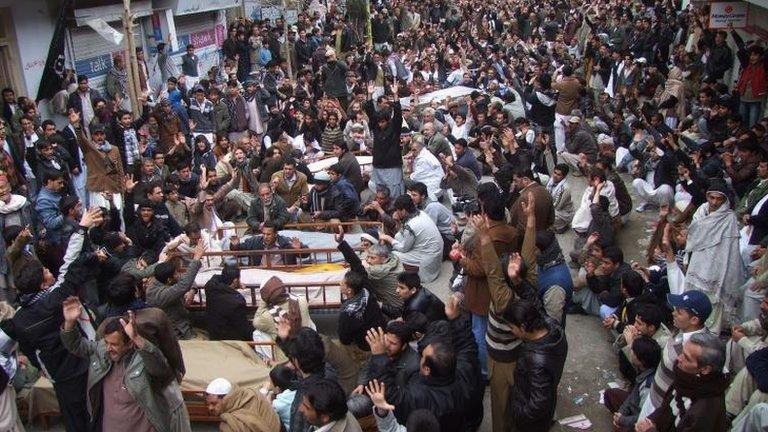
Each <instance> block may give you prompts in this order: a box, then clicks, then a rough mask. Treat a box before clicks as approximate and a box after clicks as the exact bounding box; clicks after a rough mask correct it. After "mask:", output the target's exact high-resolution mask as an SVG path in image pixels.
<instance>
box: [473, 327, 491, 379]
mask: <svg viewBox="0 0 768 432" xmlns="http://www.w3.org/2000/svg"><path fill="white" fill-rule="evenodd" d="M487 328H488V317H487V316H482V315H475V314H472V335H473V336H474V337H475V343H477V359H478V360H479V361H480V370H481V372H482V373H483V378H484V379H488V346H487V345H486V343H485V331H486V329H487Z"/></svg>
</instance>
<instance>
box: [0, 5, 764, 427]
mask: <svg viewBox="0 0 768 432" xmlns="http://www.w3.org/2000/svg"><path fill="white" fill-rule="evenodd" d="M355 4H356V3H352V2H349V4H348V5H347V6H348V8H347V12H346V14H342V13H341V12H339V11H338V10H337V9H336V8H335V6H334V7H331V8H330V9H327V8H326V7H325V6H322V5H319V4H315V3H313V4H312V6H311V8H310V9H311V12H302V13H299V15H298V19H297V21H296V22H295V23H294V24H291V25H286V23H284V22H283V19H282V18H280V19H277V20H275V22H270V20H263V21H259V20H256V21H252V20H249V19H244V18H239V19H237V20H235V21H233V22H231V23H230V24H229V26H228V37H227V39H226V40H225V41H224V43H223V46H222V49H221V53H220V55H221V62H220V64H219V65H217V66H215V67H213V68H211V69H210V70H208V71H201V70H200V60H199V58H198V57H197V54H196V48H195V47H194V46H192V45H190V46H187V47H186V49H187V54H185V55H184V56H183V57H182V62H181V65H180V67H178V66H177V65H176V64H175V63H174V60H173V59H172V58H171V57H169V54H168V53H167V51H168V49H167V47H166V45H165V43H160V44H159V45H158V46H157V52H158V57H157V62H158V66H159V68H157V69H149V68H147V64H146V62H145V59H144V53H143V52H142V51H141V50H140V49H139V50H137V60H138V64H139V72H140V74H139V76H140V81H141V82H140V83H138V85H139V87H140V88H141V89H142V91H143V92H142V95H141V97H140V98H139V99H138V100H137V101H134V102H133V103H134V104H136V103H138V104H139V105H140V106H131V105H132V104H131V103H130V101H128V99H127V97H126V92H125V89H126V85H128V83H127V82H126V73H125V67H126V66H125V61H124V59H123V58H122V57H119V56H118V57H115V58H114V66H113V69H112V70H111V71H110V73H109V74H108V77H107V81H106V84H105V92H104V94H102V93H101V92H99V91H98V90H96V89H94V88H91V87H90V85H89V79H88V77H86V76H78V77H74V76H72V75H71V74H70V76H72V77H71V82H65V83H63V89H62V91H63V92H65V97H64V99H63V100H64V101H65V105H66V107H65V108H63V111H62V112H63V113H66V119H67V122H66V125H64V127H62V128H59V127H57V124H56V123H55V122H54V121H53V120H51V119H42V118H41V114H40V112H39V111H38V108H37V105H36V103H35V101H34V100H32V99H31V98H28V97H24V96H17V94H16V93H15V91H14V89H11V88H6V89H4V90H3V91H2V103H3V111H2V120H0V144H2V148H1V149H0V228H2V238H1V239H0V252H2V254H0V300H1V301H0V392H1V393H0V430H2V431H6V430H7V431H22V430H24V426H23V424H22V422H21V419H20V417H19V414H18V410H17V401H16V398H17V396H16V395H17V391H23V389H25V388H29V386H31V385H32V384H33V383H34V382H35V381H36V380H37V379H38V378H39V377H45V378H47V379H48V380H50V382H51V383H52V385H53V390H54V392H55V396H56V399H57V401H58V406H59V411H60V413H61V419H62V422H63V424H64V427H65V429H66V430H67V431H69V432H82V431H88V430H103V431H110V432H112V431H134V432H135V431H171V430H172V431H184V430H190V428H191V426H190V418H189V414H188V411H187V407H186V405H185V400H184V397H183V395H182V392H181V387H180V383H181V380H182V379H183V376H184V374H185V367H184V356H183V354H182V350H181V348H180V344H179V340H186V339H210V340H239V341H254V340H255V341H263V340H268V341H273V342H275V343H276V347H275V349H274V352H273V354H274V355H273V356H272V358H269V359H267V360H266V364H267V365H268V366H269V368H270V369H271V370H270V373H269V383H268V385H266V386H265V387H264V388H262V389H259V388H251V387H245V386H240V385H238V383H236V382H232V381H231V380H228V379H225V378H217V379H215V380H213V381H211V382H210V383H209V385H208V386H207V388H206V389H205V394H206V404H207V407H208V410H209V411H210V413H211V415H213V416H217V417H218V418H219V420H220V425H221V430H223V431H246V430H247V431H269V432H278V431H291V432H307V431H337V432H342V431H345V432H354V431H361V430H380V431H404V430H407V431H419V432H422V431H423V432H430V431H474V430H478V428H479V426H480V424H481V423H482V422H483V418H484V417H487V418H489V419H490V421H489V424H491V425H492V426H491V429H492V430H493V432H507V431H512V430H530V431H546V430H549V428H550V427H551V426H552V424H553V420H554V417H555V412H556V407H557V400H558V395H559V391H558V385H559V383H560V380H561V378H562V376H563V369H564V365H565V360H566V357H567V356H568V343H569V341H567V339H566V331H565V328H566V320H567V315H569V314H582V315H590V316H593V317H595V319H599V320H600V322H601V323H602V325H603V327H605V329H606V332H608V333H609V334H610V337H611V339H612V340H613V341H614V342H613V348H614V351H615V359H611V361H612V362H615V364H616V369H617V371H618V372H619V373H620V374H621V376H622V378H623V379H624V384H625V385H624V386H623V387H621V388H615V389H614V388H612V389H606V391H605V406H606V408H607V409H608V410H609V411H610V413H611V414H610V415H612V423H613V427H614V429H615V430H616V431H638V432H646V431H659V432H663V431H713V432H715V431H725V430H734V431H754V430H763V428H765V427H766V425H767V424H768V372H766V371H768V346H767V345H768V344H766V337H767V336H768V282H767V281H768V254H766V248H767V247H768V205H766V201H768V134H766V128H768V117H766V116H765V112H766V111H765V110H766V103H765V102H766V96H767V95H768V87H766V86H767V85H768V84H766V83H768V80H766V78H768V74H767V73H766V71H767V70H768V69H767V68H768V55H766V51H765V48H764V47H763V43H762V41H759V40H758V41H745V38H744V35H745V33H740V32H739V31H737V30H734V29H732V28H729V29H710V28H708V17H709V6H708V5H703V6H692V5H688V6H686V7H685V8H682V9H680V8H679V5H678V2H672V1H669V0H642V1H637V0H596V1H592V2H579V1H571V2H564V1H559V0H549V1H546V2H530V1H527V0H522V1H500V0H493V1H490V2H482V3H479V2H473V1H468V0H459V1H458V2H453V3H452V2H444V1H441V0H430V1H427V2H419V1H412V0H391V1H387V0H383V1H376V2H373V3H371V4H370V5H369V6H370V7H363V8H362V9H361V8H360V7H358V6H359V5H357V6H355ZM367 10H370V13H369V12H367ZM361 17H362V19H361ZM153 74H154V75H157V76H154V75H153ZM157 83H161V84H157ZM65 87H66V88H65ZM467 88H469V90H468V92H464V91H463V89H467ZM437 90H443V92H441V93H443V94H444V95H445V97H441V98H437V99H435V98H433V97H432V95H433V93H432V92H434V91H437ZM134 113H140V114H138V115H134ZM361 155H363V156H370V158H371V159H372V164H371V165H370V166H369V165H367V164H365V163H363V164H361V163H360V161H361V160H362V159H358V156H361ZM330 157H335V158H336V160H335V161H333V163H332V164H331V165H330V166H329V167H328V168H327V169H322V170H317V169H313V168H312V167H313V166H315V165H313V164H316V163H317V162H318V161H324V160H325V159H326V158H330ZM584 184H585V188H584V190H583V193H582V192H581V191H582V185H584ZM630 191H631V192H632V193H630ZM580 193H581V194H580ZM633 198H634V199H633ZM633 201H634V202H633ZM649 212H654V213H651V214H652V215H653V216H649ZM641 213H643V214H644V215H643V216H642V217H643V218H644V219H643V220H648V219H654V223H653V225H652V227H651V229H650V231H646V233H647V235H648V238H646V239H643V238H631V235H632V234H630V233H629V230H627V229H624V227H625V225H628V224H629V225H632V224H642V223H643V221H642V220H641V216H640V214H641ZM656 215H657V216H656ZM363 221H365V222H376V223H378V225H376V226H378V227H379V228H368V227H369V226H370V224H361V222H363ZM302 222H323V223H325V224H324V225H323V227H324V228H322V230H323V231H324V232H325V233H326V234H327V235H329V236H330V235H332V237H333V238H334V239H335V242H334V244H333V246H334V248H337V249H338V252H339V253H340V254H341V255H342V256H343V257H344V262H345V265H346V266H347V267H348V270H347V271H346V272H345V273H344V275H343V277H342V279H341V281H340V282H339V288H338V290H339V292H340V295H341V297H342V303H341V305H340V307H339V309H338V318H337V324H336V328H335V329H319V328H318V326H316V325H315V323H314V322H313V318H312V316H311V314H310V313H309V312H310V309H309V306H308V304H307V299H306V298H304V297H303V296H297V295H295V294H292V293H291V292H290V290H289V288H288V286H287V284H286V283H285V282H284V281H282V280H281V279H280V278H278V277H270V278H269V279H267V280H264V281H262V282H261V283H260V284H259V287H258V297H259V298H258V299H256V300H257V304H254V305H249V304H248V302H247V301H246V298H245V297H244V296H243V288H244V285H245V284H244V282H243V278H244V272H246V271H247V270H246V268H245V267H248V268H254V267H256V268H260V267H273V266H281V267H299V266H311V265H313V264H317V262H316V261H315V259H316V258H317V257H316V256H315V255H313V254H312V253H311V251H309V250H308V246H307V245H306V244H305V243H303V242H302V240H301V239H300V238H299V237H295V236H293V235H290V236H289V235H285V234H283V233H281V232H283V231H285V230H286V229H287V228H290V227H291V226H300V225H294V224H298V223H302ZM340 222H345V224H340ZM238 224H242V225H241V226H242V227H243V230H240V231H239V232H238V231H237V226H238ZM356 224H358V225H364V226H363V227H362V228H360V227H359V226H356ZM342 225H343V227H342ZM356 230H357V231H358V232H359V231H361V230H362V231H363V233H362V235H361V242H360V244H350V243H348V241H347V239H348V238H349V236H350V235H351V234H349V233H350V232H354V231H356ZM243 231H245V234H243ZM632 232H634V233H638V232H639V233H642V232H643V230H642V229H637V228H636V229H634V230H633V231H632ZM635 235H637V234H635ZM646 240H647V244H648V246H647V250H645V251H644V252H643V253H641V254H638V253H637V252H636V250H628V246H626V245H637V244H639V243H641V244H645V241H646ZM566 242H567V244H566ZM622 246H624V248H622ZM631 249H636V247H635V246H632V247H631ZM213 251H215V252H216V253H215V254H211V253H210V252H213ZM253 251H256V252H253ZM630 254H631V255H632V257H634V258H635V259H634V260H633V259H629V258H630V257H629V255H630ZM211 255H215V257H216V258H217V259H216V260H214V261H211V259H210V258H211ZM211 262H213V264H211ZM203 267H206V268H207V269H209V270H210V269H214V270H216V272H217V274H216V275H215V276H213V277H212V278H210V280H208V281H207V282H206V283H205V284H204V285H202V286H200V285H198V284H197V283H196V281H195V280H196V276H197V275H198V273H199V272H200V270H201V268H203ZM436 284H444V286H442V287H440V289H439V290H436V291H434V292H433V291H432V290H431V289H430V287H435V286H436ZM445 292H448V293H449V295H447V296H445V295H442V294H443V293H445ZM203 299H204V300H203ZM201 302H203V303H204V304H201ZM254 310H255V311H254ZM571 325H574V324H571ZM571 331H574V330H571ZM579 331H581V329H577V330H575V332H576V333H578V332H579ZM570 343H577V341H574V340H571V341H570ZM257 349H258V348H257ZM612 355H614V354H612ZM486 387H488V389H489V390H488V393H489V394H490V411H486V412H484V410H483V396H484V394H485V393H486ZM607 415H608V414H607V413H606V416H607Z"/></svg>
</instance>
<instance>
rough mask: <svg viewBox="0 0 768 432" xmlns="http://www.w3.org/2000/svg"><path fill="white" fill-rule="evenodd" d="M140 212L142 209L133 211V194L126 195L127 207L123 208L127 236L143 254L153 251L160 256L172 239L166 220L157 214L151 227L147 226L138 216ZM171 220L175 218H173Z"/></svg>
mask: <svg viewBox="0 0 768 432" xmlns="http://www.w3.org/2000/svg"><path fill="white" fill-rule="evenodd" d="M163 207H165V206H163ZM139 211H140V209H137V210H134V209H133V194H125V206H124V208H123V219H124V220H125V226H126V229H125V235H127V236H128V238H129V239H131V241H132V242H133V244H134V245H136V246H137V247H139V248H140V249H141V252H143V251H146V250H152V251H155V252H157V253H158V254H159V253H160V251H162V250H163V247H164V246H165V243H166V242H167V241H169V240H170V239H171V235H170V233H169V231H168V227H167V226H166V224H165V221H164V220H162V219H160V218H158V217H157V214H155V218H154V219H152V222H151V223H150V224H149V225H147V224H145V223H144V222H142V220H141V218H140V216H139V214H138V213H139ZM171 219H173V218H172V217H171Z"/></svg>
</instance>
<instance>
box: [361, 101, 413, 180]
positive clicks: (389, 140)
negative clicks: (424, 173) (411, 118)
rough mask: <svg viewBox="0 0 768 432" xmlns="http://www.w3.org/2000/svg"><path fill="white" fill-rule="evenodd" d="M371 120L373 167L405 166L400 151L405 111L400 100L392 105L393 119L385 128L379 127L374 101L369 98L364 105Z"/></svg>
mask: <svg viewBox="0 0 768 432" xmlns="http://www.w3.org/2000/svg"><path fill="white" fill-rule="evenodd" d="M363 107H364V108H365V113H366V114H367V115H368V118H369V119H371V121H370V128H371V133H372V134H373V167H374V168H400V167H402V166H403V157H402V154H401V153H400V129H401V127H402V124H403V111H402V109H401V107H400V102H395V103H394V104H393V106H392V112H393V114H394V115H393V116H392V120H390V121H389V122H387V126H386V127H385V128H384V129H379V124H378V121H376V119H377V118H378V117H377V114H376V110H375V109H374V107H373V101H372V100H369V101H367V102H366V103H365V105H364V106H363Z"/></svg>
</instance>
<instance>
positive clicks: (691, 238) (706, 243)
mask: <svg viewBox="0 0 768 432" xmlns="http://www.w3.org/2000/svg"><path fill="white" fill-rule="evenodd" d="M685 252H686V255H687V259H688V271H687V272H686V275H685V283H684V285H683V291H690V290H693V289H697V290H701V291H703V292H705V293H706V294H707V296H708V297H709V299H710V301H711V302H712V314H711V315H710V317H709V320H708V321H707V327H708V328H709V329H710V331H712V332H713V333H715V334H720V329H721V326H722V324H723V318H727V317H728V316H730V315H732V314H733V313H734V312H735V310H734V309H735V308H736V307H737V305H739V304H741V297H742V295H743V293H741V290H740V288H741V286H742V285H743V284H744V280H745V279H746V274H745V271H744V266H743V265H742V262H741V258H740V255H739V223H738V220H737V219H736V214H735V213H734V212H733V211H732V210H731V207H730V202H729V200H728V196H727V190H726V185H725V183H724V182H722V181H713V182H712V184H711V185H710V186H709V189H708V190H707V202H706V203H704V204H702V205H701V206H700V207H699V208H698V210H696V213H694V214H693V222H691V226H690V227H689V228H688V239H687V241H686V248H685ZM726 313H727V314H728V315H725V314H726Z"/></svg>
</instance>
